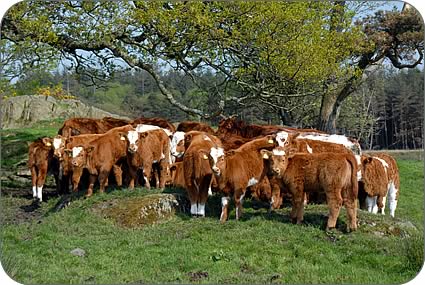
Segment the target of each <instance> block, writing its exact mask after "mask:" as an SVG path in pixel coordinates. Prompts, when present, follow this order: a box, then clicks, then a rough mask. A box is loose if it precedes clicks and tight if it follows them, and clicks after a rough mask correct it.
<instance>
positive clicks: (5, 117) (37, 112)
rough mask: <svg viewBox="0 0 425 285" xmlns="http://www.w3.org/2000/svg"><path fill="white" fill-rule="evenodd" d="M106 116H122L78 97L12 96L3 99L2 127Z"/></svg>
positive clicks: (9, 127) (10, 127) (28, 125)
mask: <svg viewBox="0 0 425 285" xmlns="http://www.w3.org/2000/svg"><path fill="white" fill-rule="evenodd" d="M105 116H110V117H116V118H119V117H120V116H118V115H114V114H111V113H109V112H106V111H103V110H101V109H98V108H96V107H93V106H88V105H86V104H84V103H83V102H81V101H80V100H77V99H62V100H58V99H56V98H54V97H51V96H44V95H34V96H30V95H23V96H17V97H12V98H8V99H3V100H2V104H1V124H2V125H1V127H2V128H3V129H13V128H21V127H24V126H25V127H30V126H32V125H34V124H35V123H37V122H39V121H44V120H52V119H55V118H62V119H69V118H72V117H90V118H102V117H105ZM121 118H122V117H121Z"/></svg>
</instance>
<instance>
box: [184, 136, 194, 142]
mask: <svg viewBox="0 0 425 285" xmlns="http://www.w3.org/2000/svg"><path fill="white" fill-rule="evenodd" d="M191 140H192V134H185V135H184V141H185V142H190V141H191Z"/></svg>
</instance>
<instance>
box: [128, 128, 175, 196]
mask: <svg viewBox="0 0 425 285" xmlns="http://www.w3.org/2000/svg"><path fill="white" fill-rule="evenodd" d="M126 137H127V139H128V155H127V162H128V165H129V173H130V176H131V180H130V185H129V188H130V189H133V188H134V184H135V181H136V178H137V170H138V169H142V170H143V177H144V179H145V183H146V187H147V188H150V178H151V175H152V172H153V174H154V175H155V178H156V187H158V188H164V187H165V183H166V181H167V179H168V178H167V177H169V176H170V163H171V155H170V139H169V137H168V135H167V133H166V132H165V131H164V130H163V129H161V128H159V129H154V130H150V131H144V132H141V133H139V132H138V131H128V132H127V134H126ZM124 139H125V138H124ZM154 164H155V165H157V166H158V167H153V166H154Z"/></svg>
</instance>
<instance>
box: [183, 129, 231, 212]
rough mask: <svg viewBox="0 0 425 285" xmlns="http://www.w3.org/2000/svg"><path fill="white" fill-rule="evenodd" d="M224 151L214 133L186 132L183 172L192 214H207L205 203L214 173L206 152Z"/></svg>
mask: <svg viewBox="0 0 425 285" xmlns="http://www.w3.org/2000/svg"><path fill="white" fill-rule="evenodd" d="M210 151H213V152H214V153H223V151H224V150H223V148H222V146H221V142H220V140H219V139H218V138H216V137H215V136H213V135H210V134H207V133H204V132H198V131H190V132H188V133H186V134H185V153H184V156H183V172H184V178H185V188H186V191H187V194H188V197H189V200H190V203H191V209H190V212H191V214H192V215H198V216H205V204H206V202H207V199H208V194H209V191H210V189H211V185H212V183H213V173H212V170H211V167H210V165H209V162H208V160H205V159H204V154H205V153H209V152H210Z"/></svg>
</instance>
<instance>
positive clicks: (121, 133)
mask: <svg viewBox="0 0 425 285" xmlns="http://www.w3.org/2000/svg"><path fill="white" fill-rule="evenodd" d="M118 135H119V137H120V140H122V141H125V140H126V135H125V133H124V132H119V133H118Z"/></svg>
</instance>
